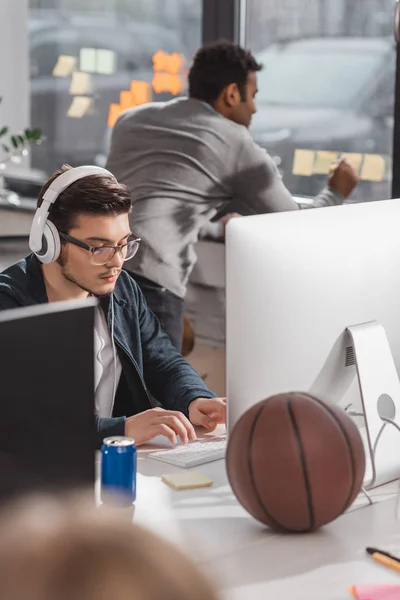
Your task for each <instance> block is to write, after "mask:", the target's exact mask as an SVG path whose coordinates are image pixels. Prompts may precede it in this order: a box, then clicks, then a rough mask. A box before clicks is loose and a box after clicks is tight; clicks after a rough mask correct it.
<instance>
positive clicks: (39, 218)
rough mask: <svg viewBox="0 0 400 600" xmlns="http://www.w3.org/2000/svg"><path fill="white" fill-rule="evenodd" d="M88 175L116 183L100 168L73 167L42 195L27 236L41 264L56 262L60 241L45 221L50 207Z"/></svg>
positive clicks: (49, 223) (54, 230)
mask: <svg viewBox="0 0 400 600" xmlns="http://www.w3.org/2000/svg"><path fill="white" fill-rule="evenodd" d="M89 175H105V176H107V177H111V178H112V179H113V180H114V181H115V182H116V181H117V180H116V179H115V177H114V175H113V174H112V173H110V171H107V169H103V168H102V167H96V166H82V167H74V168H73V169H69V170H68V171H65V172H64V173H61V175H59V176H58V177H56V179H55V180H54V181H53V182H52V183H51V185H50V186H49V188H48V189H47V190H46V192H45V193H44V195H43V200H42V203H41V205H40V206H39V208H38V209H37V210H36V212H35V216H34V217H33V222H32V226H31V232H30V236H29V247H30V249H31V250H32V252H34V253H35V254H36V255H37V256H38V258H39V259H40V260H41V261H42V262H53V261H55V260H57V258H58V256H59V252H60V239H59V235H58V232H57V229H56V228H55V227H54V225H53V224H52V223H51V221H48V220H47V217H48V216H49V211H50V207H51V205H52V204H54V202H55V201H56V200H57V198H58V196H59V195H60V194H61V193H62V192H63V191H64V190H65V189H66V188H67V187H69V186H70V185H72V184H73V183H75V181H78V180H79V179H83V178H84V177H88V176H89ZM44 242H45V243H44Z"/></svg>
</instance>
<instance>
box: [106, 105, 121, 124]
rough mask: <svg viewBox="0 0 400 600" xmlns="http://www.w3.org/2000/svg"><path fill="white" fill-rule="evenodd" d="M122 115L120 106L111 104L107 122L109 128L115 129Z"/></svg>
mask: <svg viewBox="0 0 400 600" xmlns="http://www.w3.org/2000/svg"><path fill="white" fill-rule="evenodd" d="M120 114H121V107H120V105H119V104H111V105H110V110H109V113H108V122H107V124H108V126H109V127H114V125H115V123H116V122H117V120H118V117H119V115H120Z"/></svg>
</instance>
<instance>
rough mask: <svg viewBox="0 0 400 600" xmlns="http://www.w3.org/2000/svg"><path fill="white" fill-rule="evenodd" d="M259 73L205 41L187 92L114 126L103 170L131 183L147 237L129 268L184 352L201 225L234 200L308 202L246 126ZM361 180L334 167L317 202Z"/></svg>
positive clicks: (256, 208) (279, 206)
mask: <svg viewBox="0 0 400 600" xmlns="http://www.w3.org/2000/svg"><path fill="white" fill-rule="evenodd" d="M261 69H262V65H260V64H258V63H257V61H256V60H255V58H254V56H253V55H252V54H251V53H250V52H249V51H247V50H244V49H243V48H241V47H240V46H237V45H234V44H230V43H228V42H219V43H216V44H214V45H210V46H205V47H203V48H201V49H200V50H199V51H198V52H197V54H196V56H195V58H194V61H193V64H192V67H191V69H190V72H189V98H179V99H176V100H172V101H170V102H166V103H150V104H146V105H143V106H138V107H136V108H133V109H130V110H127V111H126V112H124V113H123V114H122V115H121V116H120V118H119V119H118V121H117V123H116V125H115V127H114V130H113V135H112V140H111V149H110V153H109V157H108V163H107V169H109V170H110V171H112V172H113V173H114V174H115V176H116V178H117V179H118V181H120V182H121V183H125V184H127V185H128V186H129V187H130V188H131V191H132V199H133V212H132V215H131V220H132V223H131V227H132V230H133V231H134V232H135V233H136V234H137V235H139V236H140V238H141V239H142V244H141V249H140V252H139V253H138V254H137V256H136V257H135V259H134V260H133V261H132V263H131V264H127V268H128V270H130V271H131V272H132V274H133V276H134V278H135V280H136V281H137V283H138V284H139V286H140V287H141V289H142V292H143V293H144V295H145V297H146V299H147V302H148V304H149V306H150V308H151V309H152V310H153V312H154V313H155V314H156V315H157V316H158V318H159V320H160V322H161V325H162V327H163V329H164V331H166V333H168V335H169V336H170V338H171V340H172V342H173V344H174V345H175V346H176V347H177V348H178V349H180V347H181V340H182V321H183V299H184V296H185V292H186V285H187V281H188V278H189V276H190V273H191V270H192V268H193V266H194V263H195V261H196V255H195V252H194V245H195V243H196V241H197V239H198V236H199V232H200V230H201V229H202V227H203V226H205V225H206V224H207V223H208V222H209V221H210V219H212V217H213V216H214V215H215V214H216V213H217V212H218V211H219V210H221V209H223V208H227V207H229V204H230V203H231V202H232V201H233V200H234V199H235V200H236V201H240V202H241V203H243V204H245V205H246V206H247V207H248V208H249V209H250V211H251V212H253V213H269V212H278V211H286V210H297V209H299V208H303V207H302V206H299V205H298V204H297V203H296V202H295V201H294V200H293V198H292V196H291V194H290V192H289V191H288V190H287V189H286V187H285V185H284V183H283V181H282V178H281V175H280V173H279V171H278V169H277V167H276V165H275V163H274V161H273V160H272V158H271V157H270V156H269V155H268V153H267V152H266V151H265V150H264V149H263V148H261V147H260V146H258V145H257V144H255V143H254V141H253V139H252V137H251V135H250V133H249V131H248V127H249V125H250V122H251V119H252V116H253V114H254V113H255V111H256V108H255V96H256V93H257V72H258V71H260V70H261ZM357 183H358V176H357V173H356V172H355V171H354V169H353V168H352V167H351V165H350V164H349V163H347V162H346V161H341V162H339V163H337V164H336V165H335V167H334V169H333V170H332V172H331V173H330V175H329V177H328V180H327V186H326V187H325V188H324V189H323V190H322V192H321V193H320V194H319V195H318V196H317V197H316V198H315V201H314V203H313V205H312V206H313V207H322V206H330V205H334V204H340V203H342V202H343V199H344V198H346V197H347V196H349V195H350V194H351V192H352V191H353V189H354V187H355V186H356V185H357ZM304 208H305V207H304Z"/></svg>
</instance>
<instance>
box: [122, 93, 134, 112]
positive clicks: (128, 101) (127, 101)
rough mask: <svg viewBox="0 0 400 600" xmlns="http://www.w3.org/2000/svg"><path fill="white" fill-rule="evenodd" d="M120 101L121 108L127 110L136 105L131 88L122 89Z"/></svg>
mask: <svg viewBox="0 0 400 600" xmlns="http://www.w3.org/2000/svg"><path fill="white" fill-rule="evenodd" d="M119 103H120V107H121V110H127V109H128V108H132V106H135V103H134V99H133V94H132V92H131V91H130V90H122V92H120V94H119Z"/></svg>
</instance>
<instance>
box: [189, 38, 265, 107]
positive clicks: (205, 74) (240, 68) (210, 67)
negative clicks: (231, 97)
mask: <svg viewBox="0 0 400 600" xmlns="http://www.w3.org/2000/svg"><path fill="white" fill-rule="evenodd" d="M261 69H262V65H261V64H259V63H258V62H257V61H256V59H255V58H254V56H253V55H252V53H251V52H250V50H245V49H244V48H242V47H241V46H238V45H237V44H232V43H230V42H225V41H221V42H217V43H215V44H209V45H207V46H203V47H202V48H200V50H198V51H197V53H196V55H195V57H194V59H193V63H192V66H191V68H190V71H189V96H190V97H191V98H196V99H197V100H203V101H204V102H209V103H210V102H215V100H217V98H218V97H219V95H220V94H221V92H222V90H224V89H225V88H226V87H227V86H228V85H230V84H231V83H236V85H237V86H238V89H239V91H240V95H241V98H242V100H243V101H244V100H245V99H246V98H245V85H246V82H247V77H248V75H249V73H255V72H257V71H261Z"/></svg>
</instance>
